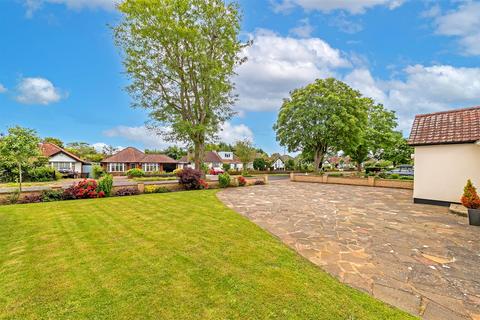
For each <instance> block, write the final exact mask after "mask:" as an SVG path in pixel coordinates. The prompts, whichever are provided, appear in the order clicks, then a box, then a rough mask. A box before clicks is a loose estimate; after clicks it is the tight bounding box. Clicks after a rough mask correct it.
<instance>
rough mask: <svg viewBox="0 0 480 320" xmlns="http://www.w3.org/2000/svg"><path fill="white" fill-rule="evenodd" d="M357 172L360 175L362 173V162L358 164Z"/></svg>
mask: <svg viewBox="0 0 480 320" xmlns="http://www.w3.org/2000/svg"><path fill="white" fill-rule="evenodd" d="M357 171H358V172H359V173H360V172H362V163H361V162H357Z"/></svg>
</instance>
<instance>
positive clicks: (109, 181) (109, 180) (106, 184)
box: [97, 174, 113, 197]
mask: <svg viewBox="0 0 480 320" xmlns="http://www.w3.org/2000/svg"><path fill="white" fill-rule="evenodd" d="M112 189H113V176H112V175H111V174H107V175H104V176H103V177H102V178H101V179H100V180H98V186H97V192H99V193H100V192H102V191H103V193H104V194H105V196H106V197H110V195H111V194H112Z"/></svg>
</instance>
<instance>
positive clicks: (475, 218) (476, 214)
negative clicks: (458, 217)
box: [468, 209, 480, 226]
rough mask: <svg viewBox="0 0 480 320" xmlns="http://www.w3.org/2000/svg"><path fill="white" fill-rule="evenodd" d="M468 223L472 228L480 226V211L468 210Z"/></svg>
mask: <svg viewBox="0 0 480 320" xmlns="http://www.w3.org/2000/svg"><path fill="white" fill-rule="evenodd" d="M468 223H469V224H470V225H471V226H480V209H468Z"/></svg>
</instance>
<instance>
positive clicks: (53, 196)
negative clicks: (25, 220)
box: [40, 190, 64, 202]
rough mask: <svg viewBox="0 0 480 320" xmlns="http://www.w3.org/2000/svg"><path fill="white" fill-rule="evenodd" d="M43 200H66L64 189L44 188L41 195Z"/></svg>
mask: <svg viewBox="0 0 480 320" xmlns="http://www.w3.org/2000/svg"><path fill="white" fill-rule="evenodd" d="M40 200H41V201H42V202H52V201H61V200H64V191H63V190H44V191H43V192H42V194H41V195H40Z"/></svg>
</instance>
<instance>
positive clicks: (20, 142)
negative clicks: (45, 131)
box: [0, 126, 40, 191]
mask: <svg viewBox="0 0 480 320" xmlns="http://www.w3.org/2000/svg"><path fill="white" fill-rule="evenodd" d="M39 143H40V138H39V137H38V135H37V133H36V132H35V130H32V129H27V128H22V127H19V126H16V127H13V128H10V129H8V134H7V135H5V136H3V137H2V138H1V139H0V157H1V158H2V159H6V160H7V161H11V162H12V163H15V164H16V165H17V167H18V187H19V190H20V191H22V181H23V168H24V167H25V166H27V164H28V163H29V162H32V161H34V160H35V159H36V157H38V156H39V155H40V149H39V147H38V145H39Z"/></svg>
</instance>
